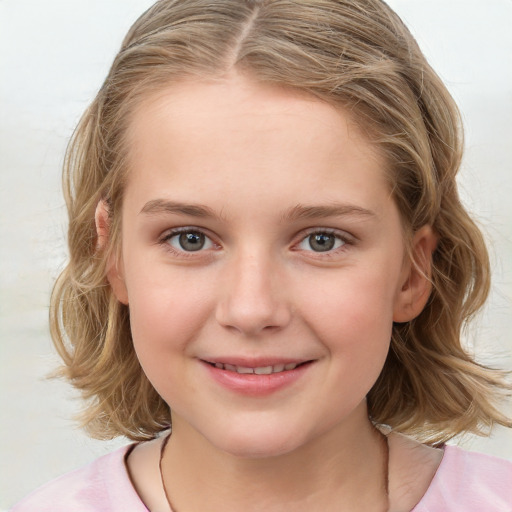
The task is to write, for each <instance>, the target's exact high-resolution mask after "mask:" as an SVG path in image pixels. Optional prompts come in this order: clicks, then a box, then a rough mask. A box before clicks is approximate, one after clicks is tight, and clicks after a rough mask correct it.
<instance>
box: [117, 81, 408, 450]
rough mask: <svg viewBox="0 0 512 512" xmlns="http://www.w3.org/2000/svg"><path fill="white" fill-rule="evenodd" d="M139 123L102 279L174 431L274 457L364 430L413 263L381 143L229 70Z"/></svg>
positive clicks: (171, 97)
mask: <svg viewBox="0 0 512 512" xmlns="http://www.w3.org/2000/svg"><path fill="white" fill-rule="evenodd" d="M129 138H130V147H131V155H130V156H131V161H130V167H131V171H130V174H129V180H128V184H127V188H126V195H125V200H124V205H123V214H122V225H123V228H122V262H121V264H120V265H119V267H118V272H119V276H120V277H118V276H117V275H116V272H115V271H112V272H111V273H110V276H109V278H110V281H111V283H112V285H113V287H114V289H115V291H116V294H117V296H118V297H119V298H120V300H122V301H123V302H126V303H128V304H129V308H130V321H131V326H132V331H133V340H134V345H135V349H136V351H137V354H138V357H139V359H140V362H141V364H142V366H143V368H144V370H145V372H146V374H147V376H148V377H149V379H150V380H151V382H152V383H153V385H154V386H155V388H156V389H157V390H158V392H159V393H160V394H161V395H162V397H163V398H164V399H165V400H166V401H167V403H168V404H169V405H170V407H171V409H172V413H173V425H174V432H175V434H176V435H180V432H185V431H187V432H189V433H193V434H194V435H195V434H197V433H199V434H202V436H204V438H205V439H206V440H207V442H209V443H211V444H212V445H213V446H215V447H217V448H220V449H222V450H226V451H228V452H230V453H234V454H238V455H242V456H265V455H275V454H279V453H285V452H290V451H292V450H294V449H297V448H299V447H301V446H305V445H306V444H307V443H309V442H311V441H314V440H318V439H320V438H322V437H323V436H324V435H325V434H327V433H328V432H331V433H333V432H334V433H335V432H339V433H340V435H341V434H342V433H343V432H345V433H346V432H347V429H350V428H359V427H360V425H361V422H366V421H367V415H366V414H367V413H366V407H365V395H366V394H367V393H368V391H369V390H370V388H371V387H372V385H373V384H374V382H375V380H376V379H377V377H378V375H379V373H380V371H381V369H382V367H383V364H384V361H385V358H386V354H387V351H388V346H389V341H390V336H391V329H392V322H393V319H394V317H398V316H400V311H401V310H402V309H401V308H402V307H403V303H404V300H405V301H406V300H407V299H404V294H405V292H404V290H405V288H406V285H405V284H404V283H406V282H407V281H408V273H409V269H410V265H409V264H408V263H407V262H406V261H405V257H404V242H403V237H402V230H401V223H400V217H399V213H398V210H397V208H396V206H395V203H394V202H393V200H392V198H391V195H390V191H389V187H388V185H387V183H386V178H385V173H384V170H383V167H384V164H383V161H382V160H381V158H380V157H379V156H378V155H377V154H376V152H375V150H374V148H373V147H372V145H370V144H369V143H368V142H367V141H366V140H365V139H364V138H362V137H361V135H360V133H359V131H358V130H357V129H356V127H355V126H354V125H353V124H351V123H350V122H349V120H348V119H347V117H346V115H344V114H343V113H341V112H340V111H338V110H335V109H334V108H333V107H332V106H329V105H327V104H325V103H323V102H320V101H319V100H316V99H313V98H310V97H307V96H301V95H298V94H294V93H291V92H290V91H287V90H282V89H278V88H273V87H270V86H262V85H257V84H255V83H253V82H250V81H248V80H246V79H243V78H241V77H237V76H234V77H231V78H229V79H226V80H224V81H217V82H213V81H212V82H206V81H205V82H187V83H183V84H180V85H175V86H172V87H169V88H168V89H167V90H164V91H163V92H162V93H160V94H158V95H156V96H155V97H153V98H150V100H148V101H147V102H146V103H144V104H143V105H142V106H141V108H139V109H138V111H137V112H136V114H135V117H134V120H133V124H132V126H131V130H130V132H129ZM214 363H218V365H217V366H220V368H216V367H215V366H214V365H213V364H214ZM297 363H305V364H303V365H302V366H299V367H297V368H296V369H293V370H288V371H284V372H283V371H281V372H279V370H282V367H283V365H285V364H290V365H291V364H297ZM223 364H227V365H232V366H228V367H227V368H226V367H223V366H222V365H223ZM269 366H270V367H272V371H275V373H273V374H272V375H256V374H251V375H247V374H240V373H238V372H237V371H233V370H235V369H236V368H235V367H248V368H255V367H257V368H259V369H258V370H257V371H258V373H260V372H268V371H270V369H269V368H268V367H269ZM238 371H249V370H243V369H242V370H241V369H240V368H238Z"/></svg>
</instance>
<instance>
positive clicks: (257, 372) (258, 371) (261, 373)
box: [254, 366, 273, 375]
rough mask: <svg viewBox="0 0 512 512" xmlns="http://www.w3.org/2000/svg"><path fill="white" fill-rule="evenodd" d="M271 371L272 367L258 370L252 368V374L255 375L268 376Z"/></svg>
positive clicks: (263, 367) (262, 367)
mask: <svg viewBox="0 0 512 512" xmlns="http://www.w3.org/2000/svg"><path fill="white" fill-rule="evenodd" d="M272 370H273V368H272V366H261V367H259V368H254V373H256V374H257V375H270V374H271V373H272Z"/></svg>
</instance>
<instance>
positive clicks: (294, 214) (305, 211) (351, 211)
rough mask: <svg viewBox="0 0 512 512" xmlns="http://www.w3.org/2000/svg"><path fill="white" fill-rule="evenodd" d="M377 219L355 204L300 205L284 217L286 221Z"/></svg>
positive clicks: (371, 213)
mask: <svg viewBox="0 0 512 512" xmlns="http://www.w3.org/2000/svg"><path fill="white" fill-rule="evenodd" d="M346 216H350V217H363V218H364V217H369V218H371V217H377V214H376V213H375V212H373V211H372V210H368V209H366V208H362V207H361V206H356V205H353V204H344V203H343V204H342V203H333V204H330V205H327V206H323V205H322V206H307V205H302V204H298V205H297V206H294V207H293V208H290V209H289V210H287V211H286V212H285V213H284V215H283V220H285V221H295V220H308V219H322V218H326V217H346Z"/></svg>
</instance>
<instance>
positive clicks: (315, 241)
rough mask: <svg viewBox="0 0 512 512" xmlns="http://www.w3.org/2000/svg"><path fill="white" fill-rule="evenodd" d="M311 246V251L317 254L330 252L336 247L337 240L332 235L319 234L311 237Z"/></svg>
mask: <svg viewBox="0 0 512 512" xmlns="http://www.w3.org/2000/svg"><path fill="white" fill-rule="evenodd" d="M308 241H309V245H310V247H311V249H313V250H314V251H317V252H325V251H330V250H331V249H332V248H333V247H334V243H335V242H336V239H335V238H334V236H332V235H327V234H325V233H318V234H315V235H309V239H308Z"/></svg>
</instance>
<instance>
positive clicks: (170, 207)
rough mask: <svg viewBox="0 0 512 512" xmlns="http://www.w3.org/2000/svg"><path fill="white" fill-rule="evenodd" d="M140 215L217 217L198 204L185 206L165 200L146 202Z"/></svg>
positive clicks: (208, 209)
mask: <svg viewBox="0 0 512 512" xmlns="http://www.w3.org/2000/svg"><path fill="white" fill-rule="evenodd" d="M140 213H147V214H159V213H174V214H179V215H189V216H191V217H215V218H217V217H219V216H218V215H217V214H216V213H215V212H214V211H213V210H212V209H211V208H208V207H207V206H203V205H200V204H187V203H180V202H178V201H168V200H165V199H153V200H151V201H148V202H147V203H146V204H145V205H144V207H143V208H142V210H141V211H140Z"/></svg>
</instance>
